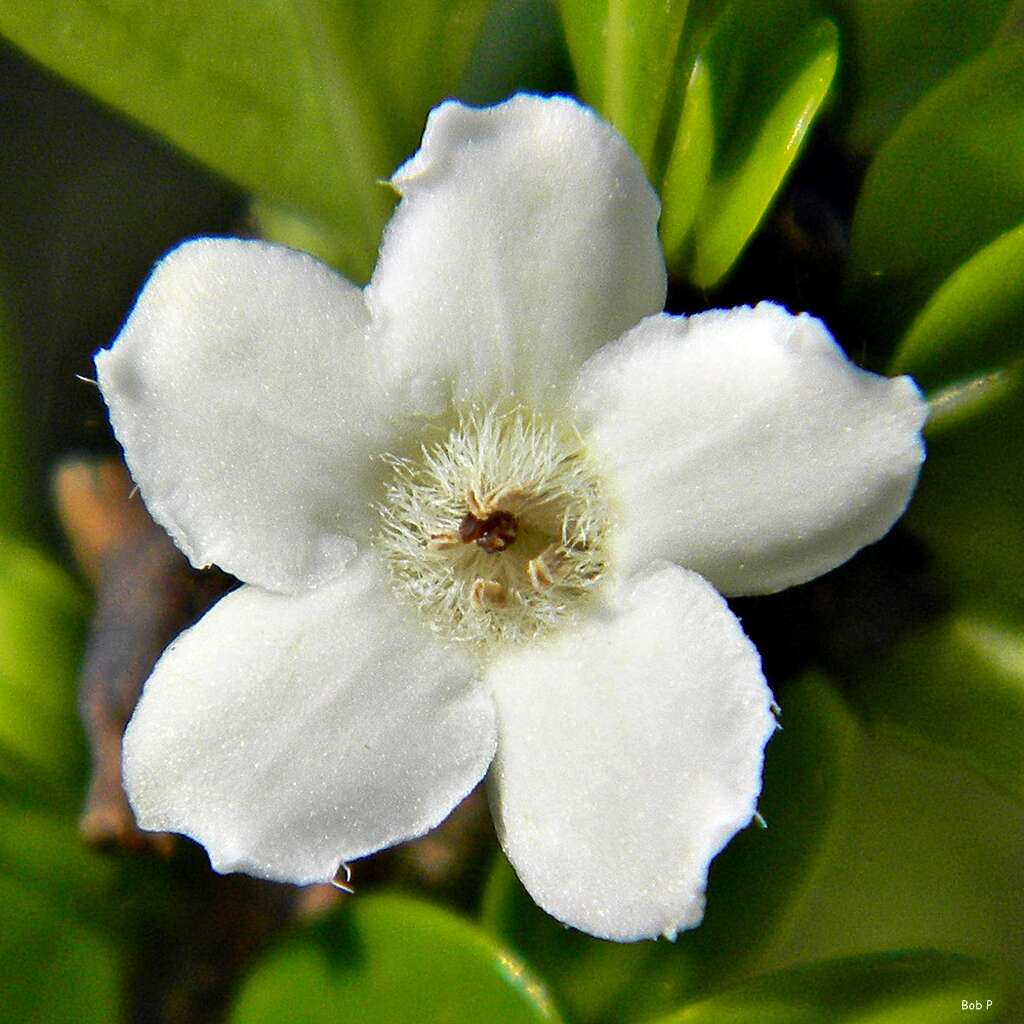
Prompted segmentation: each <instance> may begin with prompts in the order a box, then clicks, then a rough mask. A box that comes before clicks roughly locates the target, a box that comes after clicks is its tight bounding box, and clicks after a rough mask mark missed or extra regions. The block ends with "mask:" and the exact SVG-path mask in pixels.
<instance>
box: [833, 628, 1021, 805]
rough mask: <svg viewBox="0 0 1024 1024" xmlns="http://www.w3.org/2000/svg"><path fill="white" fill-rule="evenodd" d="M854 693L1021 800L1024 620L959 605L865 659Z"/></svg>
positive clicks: (871, 713) (869, 711)
mask: <svg viewBox="0 0 1024 1024" xmlns="http://www.w3.org/2000/svg"><path fill="white" fill-rule="evenodd" d="M850 692H851V699H852V700H853V701H854V702H855V703H856V704H857V706H858V707H859V708H860V709H861V710H862V712H863V714H864V715H865V716H866V717H867V718H869V719H872V720H878V719H882V720H885V721H887V722H888V723H890V724H892V725H894V726H896V727H898V728H899V729H900V730H901V732H902V733H903V734H905V736H906V737H907V738H908V739H910V740H912V741H914V742H916V743H918V744H924V745H926V746H927V747H930V748H937V749H938V750H940V751H942V752H944V753H946V754H947V755H949V756H952V757H954V758H956V759H957V760H958V761H960V762H962V763H964V764H967V765H968V766H969V767H971V768H973V769H974V770H975V771H977V772H979V773H980V774H982V775H983V776H984V777H985V778H987V779H988V780H989V781H990V782H991V783H992V784H993V785H994V786H996V787H997V788H999V789H1001V790H1002V791H1003V792H1005V793H1007V794H1008V795H1010V796H1012V797H1013V798H1014V799H1016V800H1020V801H1024V624H1022V622H1021V621H1017V622H1013V621H1005V620H1004V621H999V620H997V619H993V618H992V617H991V616H990V615H987V614H985V613H980V612H974V611H970V610H964V611H957V612H955V613H954V614H952V615H950V616H948V617H946V618H944V619H943V620H942V621H940V622H938V623H936V624H935V625H933V626H930V627H928V628H926V629H923V630H921V631H919V632H917V633H915V634H914V635H913V636H911V637H909V638H907V639H906V640H904V641H903V642H902V643H900V644H899V645H898V646H897V647H896V648H895V649H894V650H892V651H890V652H888V653H887V654H886V655H885V656H884V657H883V658H880V659H878V660H877V661H875V662H872V663H870V664H868V665H866V666H865V668H864V670H863V671H862V672H860V673H858V676H857V680H856V685H855V686H853V687H851V691H850Z"/></svg>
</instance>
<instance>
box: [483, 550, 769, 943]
mask: <svg viewBox="0 0 1024 1024" xmlns="http://www.w3.org/2000/svg"><path fill="white" fill-rule="evenodd" d="M489 681H490V682H491V683H492V684H493V686H494V692H495V697H496V700H497V704H498V755H497V757H496V759H495V762H494V766H493V767H492V770H491V776H490V783H491V790H492V794H493V795H494V797H496V799H493V802H492V810H493V813H494V816H495V821H496V824H497V827H498V832H499V835H500V836H501V839H502V844H503V845H504V847H505V852H506V853H507V855H508V858H509V860H510V861H511V862H512V864H513V866H514V867H515V869H516V871H517V872H518V873H519V877H520V878H521V879H522V881H523V884H524V885H525V886H526V888H527V889H528V890H529V892H530V894H531V895H532V896H533V898H534V899H535V900H536V901H537V903H539V904H540V906H542V907H543V908H544V909H545V910H547V911H548V912H549V913H551V914H553V915H554V916H555V917H557V918H559V919H560V920H562V921H564V922H565V923H566V924H570V925H573V926H574V927H576V928H580V929H582V930H583V931H586V932H590V933H591V934H593V935H597V936H600V937H602V938H609V939H618V940H625V941H632V940H635V939H643V938H654V937H656V936H658V935H667V936H669V937H671V936H673V935H674V934H675V933H676V931H677V930H679V929H683V928H691V927H693V926H695V925H696V924H698V923H699V922H700V920H701V916H702V914H703V909H704V886H705V882H706V879H707V870H708V863H709V862H710V860H711V859H712V858H713V857H714V856H715V854H716V853H718V851H719V850H720V849H721V848H722V847H723V846H724V845H725V844H726V843H727V842H728V841H729V839H730V838H731V837H732V835H733V834H734V833H735V832H736V831H737V829H740V828H742V827H743V826H744V825H746V824H747V823H748V822H749V821H750V819H751V816H752V815H753V813H754V808H755V802H756V800H757V796H758V793H759V792H760V789H761V764H762V751H763V748H764V744H765V742H766V740H767V739H768V737H769V736H770V735H771V733H772V732H773V730H774V728H775V723H774V720H773V718H772V715H771V712H770V710H769V708H770V705H771V693H770V692H769V690H768V687H767V686H766V685H765V681H764V678H763V677H762V675H761V668H760V661H759V659H758V656H757V652H756V651H755V650H754V647H753V645H752V644H751V643H750V641H749V640H748V639H747V638H746V637H745V636H744V635H743V631H742V630H741V629H740V625H739V623H738V622H737V620H736V618H735V617H734V616H733V615H732V613H731V612H730V611H729V609H728V608H727V607H726V605H725V602H724V601H723V600H722V598H721V597H719V595H718V594H717V593H716V592H715V591H714V590H713V589H712V588H711V586H710V585H709V584H708V583H707V582H706V581H705V580H703V579H701V578H700V577H699V576H697V575H696V574H695V573H691V572H688V571H686V570H685V569H680V568H679V567H678V566H675V565H667V564H665V563H662V564H661V565H660V566H658V567H655V569H654V570H653V571H651V572H649V573H648V574H647V575H645V576H643V577H641V578H639V579H637V580H634V581H633V583H631V584H630V586H629V588H628V589H626V590H625V591H624V592H623V593H621V594H620V595H619V596H618V598H617V607H616V608H615V609H613V610H608V611H607V613H606V614H605V615H604V616H603V617H595V618H593V619H592V620H590V621H588V622H587V623H586V624H585V625H584V626H583V628H581V629H580V630H579V631H578V632H576V633H571V634H569V635H565V636H562V637H560V638H559V639H557V640H556V641H554V642H552V643H550V644H548V645H546V646H539V647H533V648H530V649H528V650H524V651H522V652H521V653H515V654H513V655H512V656H510V657H508V658H507V659H506V660H504V661H502V662H500V663H498V664H496V665H495V666H494V667H493V668H492V670H491V672H490V673H489Z"/></svg>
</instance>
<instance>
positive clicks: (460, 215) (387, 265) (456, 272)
mask: <svg viewBox="0 0 1024 1024" xmlns="http://www.w3.org/2000/svg"><path fill="white" fill-rule="evenodd" d="M392 184H393V185H394V187H395V188H396V189H397V190H398V191H399V192H401V194H402V202H401V204H400V205H399V207H398V210H397V212H396V213H395V216H394V217H393V219H392V221H391V223H390V225H389V226H388V229H387V232H386V234H385V236H384V244H383V248H382V250H381V256H380V261H379V263H378V265H377V270H376V271H375V273H374V276H373V280H372V282H371V284H370V287H369V289H368V291H367V302H368V303H369V305H370V308H371V309H372V310H373V314H374V318H375V320H376V321H377V322H378V326H379V327H380V328H381V332H382V333H381V342H380V349H381V352H380V357H381V360H382V363H383V365H384V367H385V372H386V373H388V374H389V377H390V379H393V380H395V381H400V382H402V383H403V384H406V385H407V386H410V387H411V389H412V390H413V392H414V393H415V395H416V401H417V405H418V407H419V408H420V410H421V411H425V412H437V411H439V410H440V408H441V406H442V404H443V403H445V402H447V401H449V400H450V399H451V398H454V399H455V400H456V401H479V402H498V401H502V400H506V399H508V398H509V396H510V395H514V396H515V397H516V398H518V399H519V400H521V401H524V402H528V403H530V404H531V405H533V406H535V407H537V406H544V405H545V404H546V403H547V402H548V400H551V399H555V398H557V395H558V394H559V393H560V392H559V388H562V387H564V385H565V379H566V376H567V375H572V374H573V373H575V371H576V370H577V368H578V367H579V365H580V364H581V363H582V362H583V360H584V359H586V358H587V356H589V355H590V354H591V353H592V352H593V351H595V350H596V349H597V347H598V346H600V345H601V344H602V343H604V342H606V341H610V340H612V339H614V338H617V337H618V336H619V335H620V334H621V333H622V332H623V331H624V330H625V329H626V328H628V327H631V326H633V325H634V324H635V323H637V321H639V320H640V318H641V317H643V316H646V315H647V314H649V313H654V312H657V311H659V310H661V309H662V307H663V305H664V300H665V267H664V261H663V257H662V254H661V247H660V244H659V242H658V235H657V220H658V210H659V204H658V200H657V197H656V196H655V193H654V191H653V189H652V188H651V187H650V185H648V183H647V181H646V179H645V177H644V171H643V167H642V166H641V164H640V162H639V161H638V160H637V158H636V157H635V156H634V155H633V153H632V151H631V150H630V149H629V147H628V145H627V144H626V142H625V140H623V139H622V137H621V136H620V135H618V133H617V132H615V130H614V129H613V128H611V126H609V125H608V124H606V123H605V122H604V121H602V120H600V119H599V118H598V117H597V116H596V115H595V114H594V113H593V112H591V111H590V110H588V109H587V108H585V107H582V106H580V105H579V104H578V103H576V102H574V101H573V100H570V99H566V98H564V97H555V98H550V99H544V98H542V97H539V96H522V95H521V96H516V97H514V98H513V99H511V100H509V101H508V102H506V103H502V104H499V105H498V106H495V107H489V108H487V109H484V110H476V109H472V108H470V107H465V106H463V105H462V104H460V103H456V102H449V103H444V104H442V105H441V106H440V107H438V108H437V109H435V110H434V111H433V112H432V113H431V115H430V118H429V120H428V122H427V128H426V132H425V134H424V136H423V143H422V147H421V148H420V150H419V152H418V153H417V154H416V155H415V156H414V157H413V158H412V159H411V160H409V161H408V162H407V163H406V164H405V165H403V166H402V167H401V168H399V170H398V171H397V173H396V174H395V176H394V178H393V179H392Z"/></svg>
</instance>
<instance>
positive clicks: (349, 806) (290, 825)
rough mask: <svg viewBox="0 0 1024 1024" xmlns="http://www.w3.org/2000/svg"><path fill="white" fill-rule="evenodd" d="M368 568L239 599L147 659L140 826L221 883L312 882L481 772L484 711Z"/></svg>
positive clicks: (390, 836)
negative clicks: (313, 585)
mask: <svg viewBox="0 0 1024 1024" xmlns="http://www.w3.org/2000/svg"><path fill="white" fill-rule="evenodd" d="M473 673H474V669H473V666H472V664H471V663H470V662H469V661H468V660H467V659H466V658H465V657H463V656H462V655H460V654H459V653H458V652H455V653H453V652H452V651H450V650H447V649H444V648H443V647H441V645H439V644H438V643H436V642H435V641H434V640H433V638H432V637H431V636H430V635H429V633H428V632H426V631H425V630H424V629H423V628H422V627H421V626H420V624H419V623H418V622H413V623H410V622H409V620H408V618H407V616H406V613H405V611H404V610H403V609H401V608H400V606H399V605H398V604H397V603H396V602H395V601H394V599H393V596H392V594H391V593H390V591H389V590H388V589H387V587H386V586H385V585H384V584H383V583H382V581H381V579H380V573H379V570H377V569H376V567H375V565H374V563H373V561H372V556H367V555H364V556H361V557H360V558H359V559H357V560H356V561H355V562H353V563H352V564H351V565H350V566H349V568H348V569H347V570H346V571H345V572H344V574H343V575H342V577H341V578H340V579H339V580H338V581H336V582H335V583H332V584H330V585H329V586H326V587H323V588H322V589H320V590H318V591H315V592H313V593H311V594H303V595H301V596H298V597H292V596H288V595H280V594H268V593H266V592H265V591H261V590H258V589H257V588H255V587H243V588H241V589H240V590H237V591H235V592H234V593H232V594H229V595H228V596H227V597H225V598H224V599H223V600H222V601H221V602H220V603H219V604H217V605H216V606H215V607H214V608H213V609H212V610H211V611H210V612H209V613H208V614H207V615H206V617H205V618H203V619H202V620H201V621H200V622H199V624H198V625H197V626H195V627H193V628H192V629H190V630H188V631H187V632H185V633H183V634H182V635H181V636H180V637H179V638H178V639H177V640H176V641H175V642H174V643H173V644H172V645H171V646H170V647H169V648H168V650H167V652H166V653H165V654H164V656H163V657H162V658H161V659H160V661H159V662H158V663H157V666H156V669H155V670H154V672H153V675H152V676H151V677H150V679H149V681H148V683H147V684H146V689H145V691H144V693H143V696H142V700H141V702H140V704H139V706H138V708H137V709H136V711H135V715H134V717H133V718H132V720H131V723H130V724H129V726H128V731H127V733H126V735H125V742H124V776H125V786H126V789H127V792H128V795H129V798H130V799H131V802H132V806H133V808H134V810H135V813H136V815H137V816H138V819H139V824H140V825H141V826H142V827H143V828H146V829H153V830H160V831H168V832H184V833H186V834H187V835H190V836H192V837H194V838H195V839H198V840H199V842H201V843H202V844H203V845H204V846H205V847H206V849H207V851H208V853H209V855H210V861H211V863H212V864H213V866H214V867H215V868H216V869H217V870H218V871H222V872H228V871H245V872H247V873H249V874H252V875H256V876H258V877H263V878H273V879H279V880H282V881H291V882H298V883H308V882H317V881H326V880H329V879H330V878H332V877H333V876H334V873H335V872H336V871H337V869H338V866H339V864H340V863H341V862H342V861H344V860H350V859H353V858H355V857H361V856H363V855H364V854H367V853H370V852H372V851H374V850H377V849H380V848H381V847H384V846H389V845H391V844H392V843H396V842H400V841H401V840H403V839H407V838H410V837H412V836H417V835H420V834H421V833H423V832H425V831H426V830H427V829H429V828H432V827H433V826H434V825H436V824H437V823H438V822H440V821H441V820H442V819H443V818H444V817H445V816H446V815H447V814H448V812H449V811H450V810H451V809H452V808H453V807H454V806H455V804H457V803H458V802H459V800H461V799H462V798H463V797H464V796H465V795H466V794H467V793H468V792H469V791H470V790H471V789H472V788H473V786H474V785H476V783H477V782H478V781H479V780H480V778H481V777H482V776H483V774H484V772H485V771H486V770H487V765H488V764H489V763H490V760H491V757H492V755H493V752H494V744H495V726H494V707H493V703H492V701H491V698H490V696H489V694H487V692H486V690H485V689H484V688H483V687H481V686H480V685H479V684H478V683H474V682H473V681H472V677H473Z"/></svg>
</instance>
